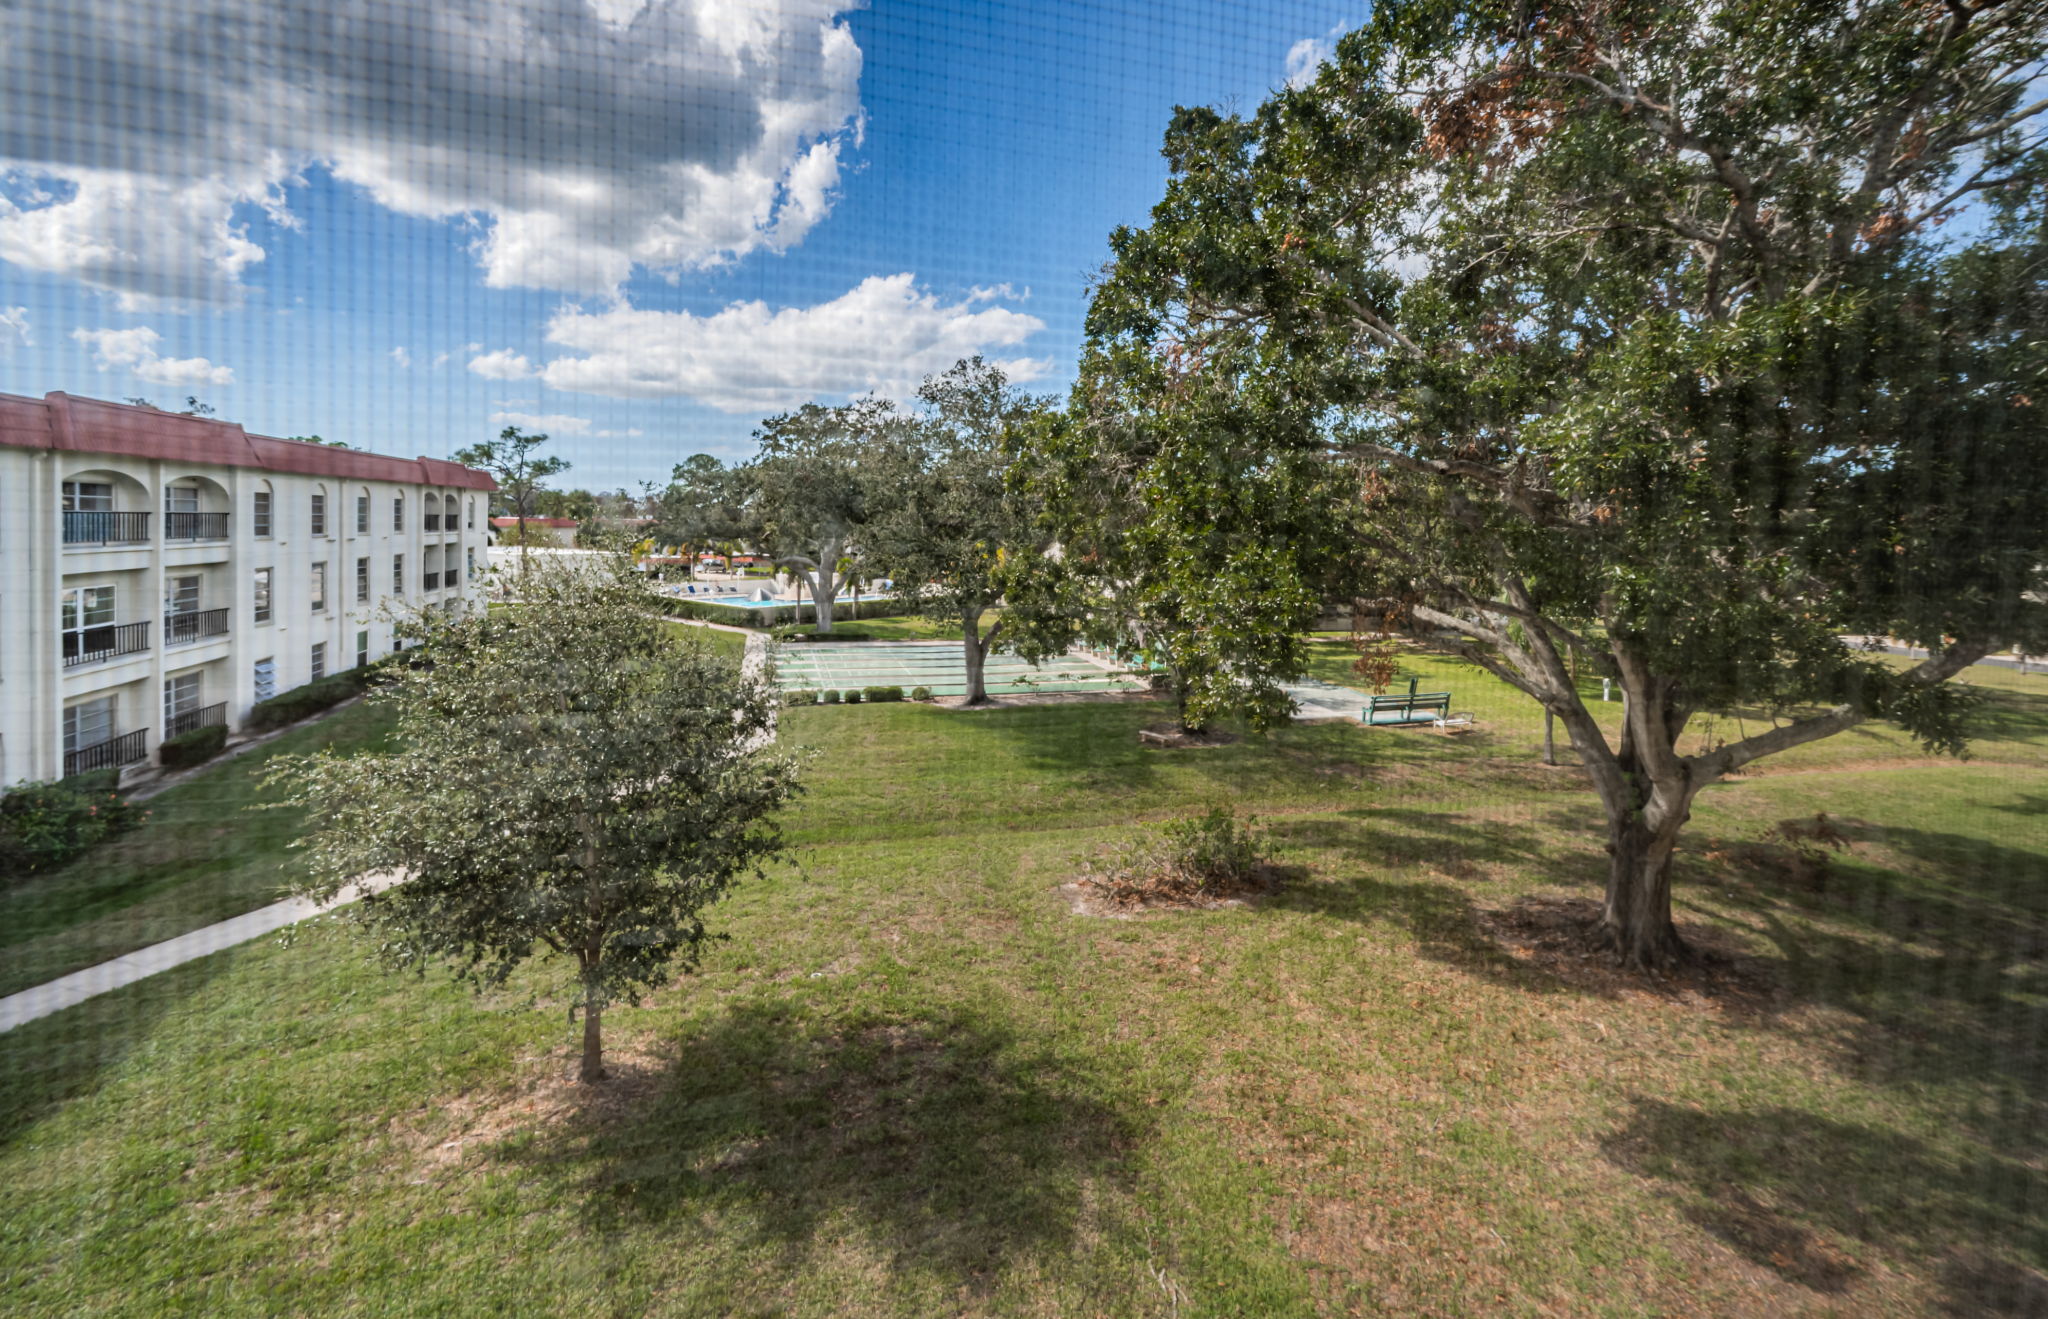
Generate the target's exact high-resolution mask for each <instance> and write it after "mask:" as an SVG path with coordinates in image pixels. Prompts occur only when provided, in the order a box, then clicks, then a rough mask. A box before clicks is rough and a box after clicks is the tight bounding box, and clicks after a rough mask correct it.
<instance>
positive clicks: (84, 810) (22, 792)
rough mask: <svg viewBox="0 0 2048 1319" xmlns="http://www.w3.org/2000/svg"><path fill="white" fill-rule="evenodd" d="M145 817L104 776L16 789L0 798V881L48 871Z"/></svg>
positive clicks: (128, 828) (22, 784) (19, 785)
mask: <svg viewBox="0 0 2048 1319" xmlns="http://www.w3.org/2000/svg"><path fill="white" fill-rule="evenodd" d="M111 777H112V778H118V775H114V776H111ZM148 817H149V812H148V811H145V810H143V809H142V808H141V807H139V806H135V805H133V804H132V803H130V802H127V801H125V800H123V799H122V797H121V794H120V793H118V792H116V791H114V788H113V782H112V781H110V776H107V775H105V774H91V775H86V774H81V775H75V776H73V777H71V778H68V779H59V780H58V781H56V782H54V783H19V784H16V785H15V786H14V787H12V788H9V789H8V790H7V792H6V793H5V794H4V795H0V880H12V879H22V878H26V877H27V876H29V875H33V874H35V873H37V872H38V871H44V870H54V869H56V868H57V867H58V866H61V865H63V864H64V863H65V862H67V861H69V860H71V859H72V858H73V857H76V856H78V855H80V854H81V853H84V852H86V851H88V850H90V849H91V848H92V847H93V845H94V844H96V843H100V842H104V841H105V840H107V839H109V838H112V837H114V836H115V835H116V834H121V833H126V832H127V831H128V830H130V829H133V828H134V827H135V826H136V825H138V824H140V823H142V821H144V820H145V819H147V818H148Z"/></svg>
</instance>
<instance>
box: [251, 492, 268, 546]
mask: <svg viewBox="0 0 2048 1319" xmlns="http://www.w3.org/2000/svg"><path fill="white" fill-rule="evenodd" d="M249 521H250V523H251V525H252V526H253V527H254V534H255V535H257V536H260V537H268V536H269V535H270V492H269V491H268V490H258V491H257V492H256V495H255V506H254V507H253V508H252V509H250V511H249Z"/></svg>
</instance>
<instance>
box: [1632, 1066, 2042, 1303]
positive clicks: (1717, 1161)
mask: <svg viewBox="0 0 2048 1319" xmlns="http://www.w3.org/2000/svg"><path fill="white" fill-rule="evenodd" d="M1603 1148H1604V1151H1605V1153H1606V1155H1607V1157H1608V1158H1609V1159H1611V1160H1612V1161H1614V1162H1615V1163H1616V1164H1618V1165H1619V1166H1621V1167H1623V1168H1625V1169H1627V1170H1628V1171H1630V1172H1632V1173H1635V1174H1637V1175H1638V1176H1643V1177H1648V1178H1654V1179H1656V1180H1659V1181H1663V1182H1666V1183H1670V1184H1673V1185H1675V1186H1676V1187H1677V1188H1679V1193H1680V1196H1681V1211H1682V1212H1683V1213H1684V1214H1685V1216H1686V1217H1687V1218H1689V1219H1691V1220H1692V1221H1693V1222H1695V1223H1697V1224H1698V1225H1699V1226H1701V1227H1702V1228H1704V1229H1705V1230H1706V1231H1708V1232H1709V1233H1711V1234H1713V1235H1714V1236H1716V1237H1718V1238H1719V1239H1721V1240H1722V1241H1724V1242H1726V1243H1727V1244H1728V1245H1729V1246H1730V1247H1732V1248H1733V1249H1734V1250H1735V1251H1736V1252H1737V1253H1739V1254H1741V1255H1743V1256H1744V1257H1745V1258H1747V1259H1749V1260H1751V1261H1752V1262H1754V1263H1756V1264H1758V1265H1760V1266H1762V1267H1764V1268H1767V1269H1769V1270H1771V1271H1772V1272H1774V1273H1776V1274H1778V1275H1779V1276H1780V1277H1783V1278H1785V1279H1786V1280H1788V1281H1790V1282H1793V1283H1796V1284H1798V1285H1800V1286H1803V1287H1807V1288H1810V1289H1812V1290H1814V1291H1818V1292H1822V1293H1839V1292H1842V1291H1846V1290H1847V1289H1848V1288H1850V1287H1851V1286H1852V1285H1853V1284H1854V1283H1855V1282H1856V1280H1857V1279H1858V1278H1859V1277H1860V1276H1862V1275H1863V1273H1864V1272H1865V1266H1864V1265H1863V1264H1862V1263H1861V1262H1859V1261H1858V1260H1857V1258H1856V1253H1857V1252H1855V1251H1854V1250H1853V1249H1850V1250H1845V1249H1844V1248H1843V1246H1842V1245H1840V1244H1837V1243H1838V1242H1855V1243H1861V1244H1862V1245H1863V1246H1866V1247H1869V1248H1873V1249H1875V1250H1877V1251H1880V1252H1883V1253H1884V1254H1887V1255H1891V1256H1893V1257H1894V1259H1893V1261H1892V1262H1893V1263H1895V1264H1903V1265H1905V1266H1906V1267H1910V1268H1917V1269H1925V1270H1927V1271H1928V1272H1930V1273H1932V1274H1934V1275H1935V1276H1936V1279H1937V1282H1938V1285H1939V1286H1940V1287H1941V1288H1942V1290H1943V1291H1944V1293H1945V1297H1944V1300H1945V1303H1946V1307H1947V1308H1948V1309H1949V1310H1950V1311H1951V1312H1952V1313H1957V1314H1980V1315H2028V1316H2037V1315H2044V1314H2048V1306H2044V1302H2048V1279H2044V1278H2043V1276H2042V1275H2041V1274H2040V1273H2038V1272H2037V1271H2035V1270H2034V1269H2032V1268H2030V1267H2028V1266H2027V1263H2026V1262H2027V1261H2030V1260H2040V1259H2043V1258H2048V1213H2044V1208H2048V1176H2044V1174H2043V1173H2042V1172H2041V1170H2040V1169H2039V1168H2037V1167H2033V1166H2030V1165H2029V1164H2028V1163H2027V1162H2024V1161H2022V1160H2019V1159H2014V1158H2009V1157H2004V1156H2003V1155H2000V1154H1990V1155H1983V1156H1979V1157H1977V1158H1975V1159H1966V1160H1963V1161H1957V1160H1956V1159H1954V1158H1952V1157H1950V1156H1948V1155H1947V1154H1945V1153H1944V1152H1943V1151H1941V1150H1937V1149H1934V1148H1932V1147H1930V1146H1928V1145H1926V1144H1925V1143H1923V1142H1921V1141H1918V1140H1916V1139H1914V1138H1912V1137H1909V1136H1903V1135H1900V1134H1899V1133H1897V1132H1893V1131H1888V1130H1884V1129H1882V1128H1877V1127H1867V1126H1859V1125H1856V1124H1854V1123H1848V1122H1837V1121H1833V1120H1831V1119H1828V1118H1824V1117H1820V1116H1817V1115H1815V1114H1813V1113H1810V1112H1805V1111H1802V1110H1799V1109H1791V1108H1767V1109H1758V1110H1750V1111H1744V1110H1739V1109H1728V1110H1717V1111H1709V1110H1704V1109H1697V1108H1690V1107H1685V1106H1683V1105H1678V1104H1670V1103H1666V1102H1664V1101H1661V1100H1655V1099H1637V1100H1636V1101H1635V1106H1634V1111H1633V1112H1632V1113H1631V1114H1630V1115H1629V1117H1628V1120H1627V1121H1626V1122H1625V1123H1624V1124H1623V1125H1622V1127H1621V1128H1620V1129H1619V1130H1617V1131H1616V1132H1614V1133H1613V1134H1612V1135H1611V1136H1609V1137H1608V1138H1607V1139H1606V1140H1605V1141H1604V1142H1603Z"/></svg>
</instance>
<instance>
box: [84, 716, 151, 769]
mask: <svg viewBox="0 0 2048 1319" xmlns="http://www.w3.org/2000/svg"><path fill="white" fill-rule="evenodd" d="M148 742H149V730H148V729H147V728H138V729H136V730H135V731H134V732H132V733H123V734H121V736H119V737H110V738H108V739H107V740H106V741H104V742H95V743H93V744H92V745H91V746H89V747H80V748H78V750H76V751H66V752H65V753H64V777H65V778H70V777H71V776H72V775H73V774H90V773H91V772H92V771H93V770H96V769H119V768H120V767H121V766H123V765H133V764H135V763H136V762H137V761H139V760H144V759H147V758H148V756H149V747H148Z"/></svg>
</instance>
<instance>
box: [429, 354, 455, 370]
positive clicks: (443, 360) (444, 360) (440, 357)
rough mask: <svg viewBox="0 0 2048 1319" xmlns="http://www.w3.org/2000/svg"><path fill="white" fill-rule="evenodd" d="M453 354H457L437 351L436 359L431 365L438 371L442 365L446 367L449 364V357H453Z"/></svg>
mask: <svg viewBox="0 0 2048 1319" xmlns="http://www.w3.org/2000/svg"><path fill="white" fill-rule="evenodd" d="M453 356H455V354H453V353H435V354H434V360H433V362H432V363H430V365H431V366H432V367H433V368H434V369H435V370H437V371H438V370H440V369H441V368H442V367H444V366H446V365H448V359H449V358H451V357H453Z"/></svg>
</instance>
